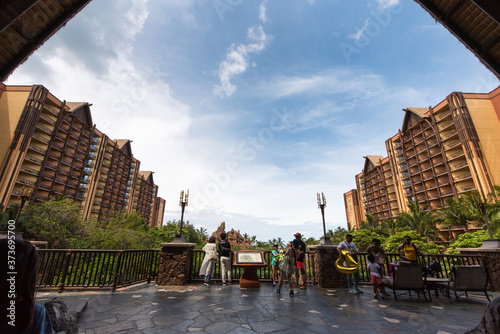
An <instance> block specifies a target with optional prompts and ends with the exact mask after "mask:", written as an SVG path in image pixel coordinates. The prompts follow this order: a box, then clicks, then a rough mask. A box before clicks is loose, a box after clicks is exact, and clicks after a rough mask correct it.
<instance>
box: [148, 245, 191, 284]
mask: <svg viewBox="0 0 500 334" xmlns="http://www.w3.org/2000/svg"><path fill="white" fill-rule="evenodd" d="M170 245H172V244H170ZM162 246H163V245H162ZM192 251H193V247H186V246H163V247H162V250H161V253H160V264H159V267H158V277H157V279H156V283H157V284H158V285H175V286H180V285H184V284H186V283H187V281H188V277H189V272H190V267H191V253H192Z"/></svg>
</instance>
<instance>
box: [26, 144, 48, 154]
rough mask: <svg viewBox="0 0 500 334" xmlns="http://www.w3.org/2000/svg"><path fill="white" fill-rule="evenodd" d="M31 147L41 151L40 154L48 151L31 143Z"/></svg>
mask: <svg viewBox="0 0 500 334" xmlns="http://www.w3.org/2000/svg"><path fill="white" fill-rule="evenodd" d="M29 148H30V149H31V150H33V151H36V152H38V153H40V154H45V153H46V152H47V150H46V149H43V148H41V147H40V146H37V145H35V144H30V146H29Z"/></svg>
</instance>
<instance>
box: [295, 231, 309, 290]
mask: <svg viewBox="0 0 500 334" xmlns="http://www.w3.org/2000/svg"><path fill="white" fill-rule="evenodd" d="M294 236H295V241H296V242H297V245H298V249H299V253H300V255H299V257H298V259H297V262H296V267H295V277H296V278H297V284H300V289H301V290H305V289H306V264H305V259H306V244H305V243H304V241H302V235H301V234H300V233H295V234H294ZM299 272H300V274H299Z"/></svg>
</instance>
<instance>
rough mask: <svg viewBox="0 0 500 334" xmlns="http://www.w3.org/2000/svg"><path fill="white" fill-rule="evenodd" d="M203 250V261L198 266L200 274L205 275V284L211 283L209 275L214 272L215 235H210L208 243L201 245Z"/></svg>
mask: <svg viewBox="0 0 500 334" xmlns="http://www.w3.org/2000/svg"><path fill="white" fill-rule="evenodd" d="M202 250H203V251H204V252H205V257H204V258H203V263H202V264H201V268H200V276H205V283H204V284H205V285H210V284H212V281H211V279H210V278H211V277H212V276H213V273H214V267H215V264H216V263H217V261H218V258H217V246H216V244H215V237H214V236H211V237H210V239H208V243H207V244H206V245H205V246H203V249H202Z"/></svg>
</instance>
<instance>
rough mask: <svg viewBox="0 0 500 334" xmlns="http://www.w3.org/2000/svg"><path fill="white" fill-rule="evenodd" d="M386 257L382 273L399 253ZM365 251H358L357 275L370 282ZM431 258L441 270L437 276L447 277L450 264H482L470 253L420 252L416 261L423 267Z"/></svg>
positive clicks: (478, 256) (478, 257) (387, 270)
mask: <svg viewBox="0 0 500 334" xmlns="http://www.w3.org/2000/svg"><path fill="white" fill-rule="evenodd" d="M386 255H387V257H386V259H385V263H384V275H389V273H390V264H391V263H394V262H396V261H397V260H399V259H400V255H399V254H398V253H387V254H386ZM366 257H367V253H358V266H359V274H360V275H359V276H360V281H361V282H370V275H369V273H368V272H367V269H366V266H367V264H368V260H367V258H366ZM431 260H436V261H437V262H438V263H439V265H440V267H441V271H439V272H437V273H436V274H435V275H436V277H439V278H446V277H448V274H449V272H450V271H451V267H452V266H457V265H461V266H471V265H482V266H484V264H483V263H482V261H481V256H480V255H470V254H458V255H451V254H421V255H420V256H419V258H418V263H419V265H420V266H421V267H425V266H426V265H428V264H429V263H430V262H431Z"/></svg>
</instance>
